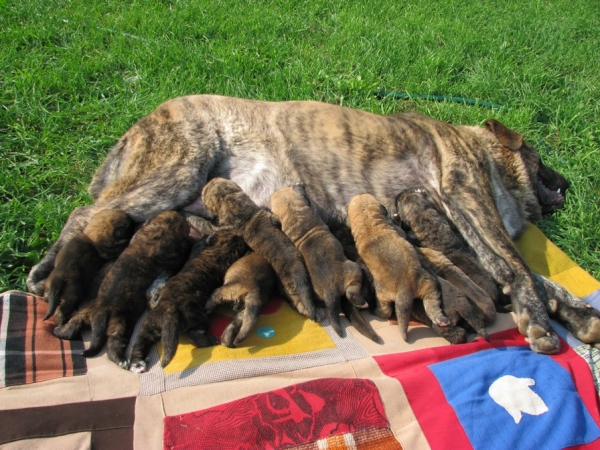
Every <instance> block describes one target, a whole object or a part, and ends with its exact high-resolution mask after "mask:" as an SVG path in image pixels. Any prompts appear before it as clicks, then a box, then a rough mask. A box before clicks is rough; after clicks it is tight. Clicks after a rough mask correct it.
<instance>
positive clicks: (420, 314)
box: [412, 277, 488, 344]
mask: <svg viewBox="0 0 600 450" xmlns="http://www.w3.org/2000/svg"><path fill="white" fill-rule="evenodd" d="M437 280H438V283H439V284H440V289H441V293H442V308H443V310H444V313H445V314H446V315H447V316H448V318H449V319H450V325H448V326H445V327H440V326H438V325H436V324H435V323H433V322H432V321H431V319H430V318H429V317H427V314H426V312H425V309H424V308H423V302H422V301H421V300H420V299H416V300H415V302H414V304H413V310H412V317H413V319H415V320H417V321H419V322H421V323H424V324H425V325H427V326H429V327H431V328H432V329H433V331H435V332H436V333H437V334H439V335H440V336H441V337H443V338H444V339H446V340H447V341H448V342H450V343H451V344H462V343H464V342H466V341H467V334H468V333H467V330H470V331H475V332H476V333H477V334H479V335H480V336H481V337H483V338H484V339H486V340H487V339H488V334H487V331H486V329H485V317H484V315H483V313H482V312H481V310H480V309H478V308H476V307H474V305H473V304H472V303H471V302H470V301H469V299H468V298H467V297H466V296H465V295H464V294H463V293H462V292H461V291H460V290H459V289H458V288H457V287H455V286H454V285H453V284H452V283H450V282H449V281H446V280H445V279H443V278H439V277H438V279H437Z"/></svg>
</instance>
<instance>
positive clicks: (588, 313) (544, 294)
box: [534, 274, 600, 347]
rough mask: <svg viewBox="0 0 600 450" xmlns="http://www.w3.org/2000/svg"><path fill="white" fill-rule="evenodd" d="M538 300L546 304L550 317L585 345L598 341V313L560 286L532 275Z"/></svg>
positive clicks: (599, 317) (599, 315)
mask: <svg viewBox="0 0 600 450" xmlns="http://www.w3.org/2000/svg"><path fill="white" fill-rule="evenodd" d="M534 279H535V283H536V286H537V288H538V292H539V293H540V298H541V299H542V301H543V302H544V304H546V306H547V308H548V311H549V312H550V316H551V317H553V318H555V319H557V320H559V321H560V322H561V323H563V324H565V326H566V327H567V329H568V330H569V331H570V332H571V333H572V334H573V335H574V336H575V337H576V338H577V339H579V340H580V341H582V342H583V343H585V344H595V346H596V347H598V342H599V340H600V312H598V310H596V309H594V308H593V307H592V306H591V305H589V304H588V303H586V302H584V301H583V300H581V299H579V298H577V297H575V296H574V295H573V294H571V293H570V292H569V291H567V290H566V289H565V288H564V287H562V286H561V285H559V284H557V283H555V282H554V281H552V280H549V279H548V278H546V277H543V276H542V275H538V274H534Z"/></svg>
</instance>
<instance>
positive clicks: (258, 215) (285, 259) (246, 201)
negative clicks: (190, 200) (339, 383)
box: [202, 178, 317, 321]
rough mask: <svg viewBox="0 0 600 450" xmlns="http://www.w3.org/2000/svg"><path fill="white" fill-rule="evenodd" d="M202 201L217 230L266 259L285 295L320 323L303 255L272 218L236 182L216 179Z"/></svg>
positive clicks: (298, 308) (203, 191) (294, 305)
mask: <svg viewBox="0 0 600 450" xmlns="http://www.w3.org/2000/svg"><path fill="white" fill-rule="evenodd" d="M202 200H203V202H204V206H205V208H206V211H207V213H208V214H209V215H210V216H211V218H212V223H213V225H214V226H215V227H216V228H217V229H222V230H231V231H233V232H234V233H236V234H237V235H238V236H241V237H242V238H243V239H244V241H245V242H246V244H248V247H250V248H251V249H252V250H253V251H254V252H256V253H258V254H259V255H260V256H262V257H263V258H265V259H266V260H267V261H268V262H269V264H271V267H273V270H274V271H275V273H276V274H277V277H278V279H279V281H280V282H281V287H282V289H283V292H284V294H285V296H286V297H287V298H288V300H290V302H291V304H292V306H293V307H294V308H295V309H296V310H297V311H298V312H299V313H300V314H302V315H304V316H306V317H308V318H310V319H311V320H313V321H316V320H317V309H316V307H315V305H314V303H313V292H312V287H311V284H310V279H309V276H308V272H307V271H306V267H305V266H304V262H303V261H302V255H301V254H300V252H299V251H298V249H296V247H294V244H293V243H292V242H291V241H290V240H289V239H288V238H287V236H286V235H285V234H284V233H283V231H281V230H280V229H279V228H277V225H276V222H275V221H274V220H273V218H272V215H271V214H270V213H269V212H267V211H265V210H264V209H262V208H259V207H258V206H257V205H256V204H255V203H254V202H253V201H252V200H251V199H250V197H248V196H247V195H246V194H245V193H244V192H243V191H242V189H241V188H240V187H239V186H238V185H237V184H235V183H234V182H233V181H230V180H225V179H223V178H214V179H212V180H211V181H209V182H208V183H207V184H206V186H205V187H204V189H203V190H202Z"/></svg>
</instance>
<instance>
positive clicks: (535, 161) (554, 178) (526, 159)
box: [485, 119, 570, 221]
mask: <svg viewBox="0 0 600 450" xmlns="http://www.w3.org/2000/svg"><path fill="white" fill-rule="evenodd" d="M485 127H486V129H487V130H488V131H490V132H491V133H492V134H494V136H495V137H496V138H497V139H498V142H499V143H500V144H501V145H502V146H503V147H504V148H505V149H508V150H510V151H511V152H513V155H518V156H519V160H520V161H521V163H522V165H523V167H524V169H525V171H526V174H527V178H528V180H527V181H528V183H529V185H530V187H531V189H532V190H533V192H534V193H535V195H536V197H537V202H538V208H537V211H534V210H531V211H529V219H530V220H533V221H535V220H537V219H538V218H539V216H540V212H541V214H544V215H546V214H552V213H553V212H554V211H556V210H558V209H561V208H562V207H563V206H564V204H565V196H566V193H567V189H568V188H569V186H570V183H569V182H568V181H567V179H566V178H565V177H563V176H562V175H561V174H560V173H558V172H556V171H555V170H553V169H551V168H550V167H548V166H546V165H544V163H542V160H541V158H540V155H539V153H538V151H537V150H536V149H535V148H534V147H533V146H532V145H530V144H528V143H527V142H526V141H525V140H523V135H522V134H520V133H517V132H516V131H513V130H511V129H510V128H507V127H506V126H505V125H503V124H502V123H500V122H498V121H497V120H495V119H489V120H487V121H486V122H485ZM517 166H518V164H517V163H515V162H512V163H508V164H505V170H507V172H515V173H510V174H509V175H513V176H516V177H517V178H518V177H519V174H518V173H517V172H518V171H519V168H518V167H517ZM534 209H535V208H534Z"/></svg>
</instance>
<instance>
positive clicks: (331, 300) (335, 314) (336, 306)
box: [323, 290, 344, 337]
mask: <svg viewBox="0 0 600 450" xmlns="http://www.w3.org/2000/svg"><path fill="white" fill-rule="evenodd" d="M323 301H324V302H325V311H326V312H327V318H328V319H329V322H330V323H331V327H332V328H333V330H334V331H335V332H336V333H337V335H338V336H339V337H344V336H343V335H344V333H343V331H342V325H341V324H340V313H341V312H342V307H341V305H340V296H339V295H337V294H336V293H335V292H333V290H332V291H331V292H328V293H327V294H326V295H325V297H324V298H323Z"/></svg>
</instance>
